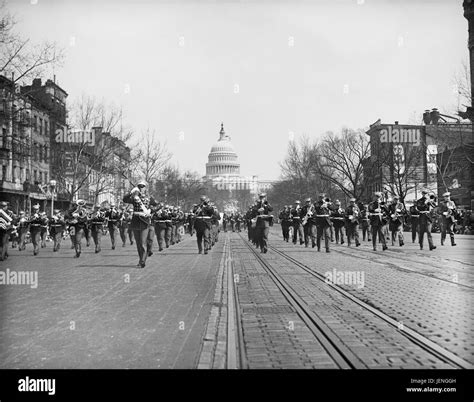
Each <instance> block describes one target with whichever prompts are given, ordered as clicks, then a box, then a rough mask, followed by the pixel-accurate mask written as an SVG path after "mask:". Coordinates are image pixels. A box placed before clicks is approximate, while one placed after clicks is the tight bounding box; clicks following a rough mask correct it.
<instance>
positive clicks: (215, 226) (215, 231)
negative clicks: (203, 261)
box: [211, 203, 221, 248]
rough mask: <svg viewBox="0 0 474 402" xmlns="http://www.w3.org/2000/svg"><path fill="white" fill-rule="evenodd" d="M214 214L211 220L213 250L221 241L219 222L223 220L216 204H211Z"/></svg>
mask: <svg viewBox="0 0 474 402" xmlns="http://www.w3.org/2000/svg"><path fill="white" fill-rule="evenodd" d="M211 206H212V207H213V208H214V213H213V215H212V219H211V248H212V247H214V245H215V244H216V243H217V242H218V241H219V220H220V218H221V216H220V214H219V211H218V209H217V207H216V206H215V204H214V203H211Z"/></svg>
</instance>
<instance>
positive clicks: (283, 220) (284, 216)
mask: <svg viewBox="0 0 474 402" xmlns="http://www.w3.org/2000/svg"><path fill="white" fill-rule="evenodd" d="M278 219H280V224H281V231H282V234H283V240H284V241H286V242H288V241H289V240H290V224H291V221H290V208H289V207H288V205H285V207H284V208H283V210H282V211H281V212H280V214H279V215H278Z"/></svg>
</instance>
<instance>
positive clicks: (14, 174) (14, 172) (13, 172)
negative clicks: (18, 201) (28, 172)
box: [12, 166, 17, 182]
mask: <svg viewBox="0 0 474 402" xmlns="http://www.w3.org/2000/svg"><path fill="white" fill-rule="evenodd" d="M16 169H17V167H16V166H13V170H12V181H13V182H16V178H17V177H16V173H17V172H16Z"/></svg>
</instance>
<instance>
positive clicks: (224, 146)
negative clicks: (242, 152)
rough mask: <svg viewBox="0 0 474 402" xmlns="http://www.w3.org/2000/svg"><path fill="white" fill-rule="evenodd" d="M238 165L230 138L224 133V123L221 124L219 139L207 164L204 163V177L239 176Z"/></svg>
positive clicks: (210, 153)
mask: <svg viewBox="0 0 474 402" xmlns="http://www.w3.org/2000/svg"><path fill="white" fill-rule="evenodd" d="M239 175H240V163H239V162H238V161H237V154H236V152H235V150H234V146H233V145H232V142H230V137H229V135H227V134H226V133H225V131H224V123H222V124H221V131H220V132H219V139H218V140H217V142H216V143H215V144H214V145H213V146H212V148H211V152H209V156H208V163H206V177H208V178H213V177H219V176H239Z"/></svg>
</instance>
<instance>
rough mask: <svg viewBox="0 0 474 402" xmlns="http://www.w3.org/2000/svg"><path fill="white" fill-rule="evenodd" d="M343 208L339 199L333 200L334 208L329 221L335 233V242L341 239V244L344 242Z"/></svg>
mask: <svg viewBox="0 0 474 402" xmlns="http://www.w3.org/2000/svg"><path fill="white" fill-rule="evenodd" d="M344 220H345V217H344V210H343V209H342V208H341V201H339V200H336V201H334V208H333V209H332V211H331V221H332V225H333V227H334V232H335V235H336V244H337V243H339V238H340V239H341V244H344V232H345V230H344V226H345V225H344Z"/></svg>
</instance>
